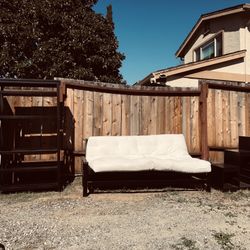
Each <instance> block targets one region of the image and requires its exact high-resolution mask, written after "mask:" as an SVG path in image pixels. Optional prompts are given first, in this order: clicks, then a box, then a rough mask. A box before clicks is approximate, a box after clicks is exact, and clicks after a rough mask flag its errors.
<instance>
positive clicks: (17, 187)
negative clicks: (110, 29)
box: [0, 182, 60, 192]
mask: <svg viewBox="0 0 250 250" xmlns="http://www.w3.org/2000/svg"><path fill="white" fill-rule="evenodd" d="M50 189H57V190H59V189H60V186H59V184H58V182H48V183H32V184H10V185H1V186H0V190H1V191H2V192H17V191H29V190H50Z"/></svg>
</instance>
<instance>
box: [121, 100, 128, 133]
mask: <svg viewBox="0 0 250 250" xmlns="http://www.w3.org/2000/svg"><path fill="white" fill-rule="evenodd" d="M121 99H122V115H121V119H122V122H121V126H122V127H121V133H122V135H130V96H128V95H122V96H121Z"/></svg>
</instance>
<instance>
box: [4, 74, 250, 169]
mask: <svg viewBox="0 0 250 250" xmlns="http://www.w3.org/2000/svg"><path fill="white" fill-rule="evenodd" d="M60 81H61V90H62V94H64V95H65V100H64V103H65V106H67V107H68V108H69V112H68V113H70V117H73V118H74V121H75V122H74V125H73V126H74V135H75V136H74V138H71V139H72V141H73V143H74V150H75V151H83V150H84V149H85V144H84V138H88V137H89V136H92V135H96V136H98V135H114V136H117V135H149V134H150V135H151V134H162V133H183V134H184V135H185V138H186V142H187V146H188V150H189V152H190V153H191V154H201V155H204V154H206V146H207V145H206V142H207V143H208V147H209V148H210V153H209V158H210V160H212V161H223V149H224V148H235V147H237V146H238V136H239V135H250V123H249V122H250V94H249V93H250V89H249V87H247V86H245V85H244V86H239V85H238V86H237V87H236V86H232V85H225V84H214V83H207V82H206V83H201V86H203V87H202V88H203V90H202V89H201V88H200V89H179V88H166V87H162V88H152V87H148V88H146V87H128V86H120V85H115V84H114V85H112V84H103V83H89V82H86V81H79V80H67V79H60ZM9 102H10V103H11V106H21V107H28V106H45V107H47V106H54V105H55V103H54V101H53V98H44V97H32V98H31V97H18V98H9ZM65 124H66V125H67V126H72V123H70V121H69V117H67V116H66V119H65ZM69 124H70V125H69ZM218 152H219V153H218ZM75 163H76V164H75V166H76V172H79V171H80V158H78V159H76V162H75Z"/></svg>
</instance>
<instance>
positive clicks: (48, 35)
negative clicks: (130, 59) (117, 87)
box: [0, 0, 125, 83]
mask: <svg viewBox="0 0 250 250" xmlns="http://www.w3.org/2000/svg"><path fill="white" fill-rule="evenodd" d="M96 2H97V0H95V1H94V0H42V1H38V0H12V1H9V0H1V2H0V77H16V78H43V79H51V78H53V77H56V76H58V77H67V78H77V79H84V80H95V81H104V82H114V83H121V82H122V76H121V75H120V73H119V68H120V67H121V63H122V60H124V58H125V57H124V55H123V54H121V53H119V52H118V51H117V49H118V41H117V38H116V36H115V35H114V24H113V20H112V17H111V19H110V17H109V19H107V18H105V17H103V16H102V15H100V14H96V13H95V12H94V11H93V10H92V8H91V7H92V6H93V4H95V3H96ZM111 15H112V9H111ZM110 20H111V21H110Z"/></svg>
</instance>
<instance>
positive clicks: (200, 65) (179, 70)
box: [138, 50, 246, 85]
mask: <svg viewBox="0 0 250 250" xmlns="http://www.w3.org/2000/svg"><path fill="white" fill-rule="evenodd" d="M245 55H246V50H240V51H237V52H233V53H229V54H226V55H222V56H218V57H213V58H211V59H207V60H202V61H197V62H191V63H187V64H182V65H179V66H176V67H171V68H166V69H162V70H158V71H155V72H152V73H151V74H149V75H148V76H146V77H145V78H144V79H143V80H141V81H140V82H139V83H138V84H140V85H146V84H150V83H151V82H152V79H155V81H156V79H159V78H161V77H164V78H166V77H169V76H174V75H178V74H182V75H183V74H184V75H185V74H188V73H190V72H192V71H195V70H201V69H205V68H207V67H209V66H216V65H218V64H221V63H227V62H232V61H234V60H239V59H243V58H244V57H245Z"/></svg>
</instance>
